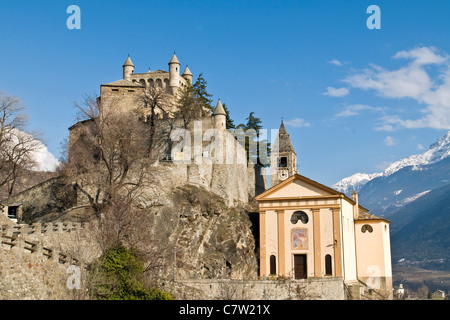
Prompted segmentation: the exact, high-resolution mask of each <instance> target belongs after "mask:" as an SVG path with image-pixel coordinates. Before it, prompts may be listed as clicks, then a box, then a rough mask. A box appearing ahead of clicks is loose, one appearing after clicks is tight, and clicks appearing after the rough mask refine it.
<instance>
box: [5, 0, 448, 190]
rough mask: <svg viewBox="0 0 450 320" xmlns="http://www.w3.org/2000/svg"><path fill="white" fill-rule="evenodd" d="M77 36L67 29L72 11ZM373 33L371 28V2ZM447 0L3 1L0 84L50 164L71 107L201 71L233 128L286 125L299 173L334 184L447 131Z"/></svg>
mask: <svg viewBox="0 0 450 320" xmlns="http://www.w3.org/2000/svg"><path fill="white" fill-rule="evenodd" d="M72 4H75V5H78V6H79V7H80V9H81V30H69V29H68V28H67V27H66V20H67V18H68V17H69V14H67V13H66V9H67V7H68V6H69V5H72ZM372 4H375V5H378V6H379V8H380V9H381V29H379V30H369V29H368V28H367V26H366V20H367V19H368V18H369V16H370V14H367V13H366V9H367V7H368V6H369V5H372ZM449 13H450V1H445V0H435V1H432V2H431V1H430V2H425V1H392V0H391V1H380V0H375V1H363V0H352V1H312V0H311V1H167V0H166V1H92V0H91V1H76V0H72V1H44V0H42V1H14V2H13V1H3V0H2V1H1V2H0V45H1V50H0V90H1V91H2V92H4V93H7V94H10V95H15V96H19V97H20V98H22V100H23V102H24V104H25V105H26V106H27V108H28V110H27V111H28V114H29V118H30V128H31V129H38V130H40V131H41V132H42V133H43V136H44V138H45V140H46V145H47V146H48V148H49V150H50V151H51V152H52V153H54V154H55V155H56V156H59V153H60V143H61V141H62V140H63V139H64V138H65V137H67V136H68V130H67V128H68V127H69V126H70V125H72V124H73V123H74V121H75V109H74V107H73V103H74V101H80V100H81V98H82V96H83V95H84V94H86V93H94V94H98V93H99V88H100V84H102V83H108V82H112V81H115V80H118V79H120V78H121V77H122V64H123V62H124V61H125V59H126V57H127V55H128V54H130V55H131V58H132V60H133V63H134V65H135V66H136V69H135V72H145V71H147V70H148V68H149V67H150V68H151V69H152V70H155V69H163V70H167V68H168V66H167V63H168V62H169V60H170V58H171V56H172V54H173V52H174V51H176V54H177V57H178V59H179V60H180V63H181V68H182V69H183V68H184V66H185V65H186V64H188V65H189V68H190V70H191V71H192V73H193V74H194V78H195V77H197V76H198V74H199V73H201V72H202V73H203V74H204V77H205V78H206V79H207V81H208V89H209V92H210V93H212V94H213V98H214V103H216V102H217V99H219V98H220V99H221V101H222V102H225V103H226V104H227V106H228V107H229V109H230V112H231V117H232V118H233V119H234V121H235V123H240V122H244V121H245V118H246V117H247V116H248V114H249V113H250V112H252V111H254V112H255V114H256V116H258V117H260V118H261V119H262V121H263V125H264V127H265V128H267V129H269V130H270V129H275V128H278V127H279V125H280V122H281V118H282V117H283V118H284V121H285V123H286V124H287V130H288V132H289V133H290V135H291V138H292V141H293V144H294V147H295V149H296V152H297V155H298V157H299V170H300V173H301V174H303V175H305V176H307V177H309V178H311V179H314V180H316V181H319V182H321V183H324V184H327V185H331V184H333V183H335V182H337V181H338V180H340V179H341V178H344V177H346V176H349V175H351V174H354V173H356V172H365V173H373V172H379V171H381V170H382V169H383V168H384V167H386V165H387V164H388V163H389V162H393V161H396V160H399V159H400V158H402V157H405V156H409V155H411V154H415V153H422V152H424V151H425V150H424V149H422V148H427V147H428V146H429V144H431V143H433V142H434V141H435V140H436V139H437V138H438V137H440V136H442V135H443V134H445V133H446V132H447V131H448V130H449V129H450V102H449V101H450V61H449V59H448V55H450V41H449V31H450V19H448V16H449Z"/></svg>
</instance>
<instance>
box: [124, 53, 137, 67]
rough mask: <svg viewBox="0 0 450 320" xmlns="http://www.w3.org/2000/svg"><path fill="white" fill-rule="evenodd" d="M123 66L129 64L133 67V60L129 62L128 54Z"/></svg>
mask: <svg viewBox="0 0 450 320" xmlns="http://www.w3.org/2000/svg"><path fill="white" fill-rule="evenodd" d="M123 66H124V67H126V66H131V67H134V64H133V62H131V59H130V56H128V58H127V60H126V61H125V63H124V64H123Z"/></svg>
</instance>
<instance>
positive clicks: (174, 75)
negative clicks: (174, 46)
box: [169, 53, 180, 94]
mask: <svg viewBox="0 0 450 320" xmlns="http://www.w3.org/2000/svg"><path fill="white" fill-rule="evenodd" d="M169 85H170V89H171V90H172V93H173V94H176V93H177V91H178V87H179V86H180V62H179V61H178V59H177V56H176V55H175V53H174V54H173V57H172V59H171V60H170V61H169Z"/></svg>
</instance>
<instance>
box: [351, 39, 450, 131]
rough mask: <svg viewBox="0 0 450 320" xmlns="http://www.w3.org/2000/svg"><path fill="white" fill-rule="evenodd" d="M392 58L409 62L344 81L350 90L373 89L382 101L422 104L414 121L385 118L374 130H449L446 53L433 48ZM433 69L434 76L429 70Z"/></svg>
mask: <svg viewBox="0 0 450 320" xmlns="http://www.w3.org/2000/svg"><path fill="white" fill-rule="evenodd" d="M394 58H395V59H399V58H403V59H409V60H411V61H410V63H409V64H407V65H405V66H402V67H400V68H398V69H394V70H387V69H385V68H382V67H380V66H376V65H371V68H369V69H365V70H362V71H359V72H357V73H355V74H353V75H350V76H348V77H347V78H345V79H343V81H344V82H346V83H348V84H349V85H350V86H351V87H353V88H359V89H363V90H374V91H375V92H376V93H378V94H379V95H380V96H382V97H385V98H393V99H400V98H409V99H413V100H415V101H416V102H418V103H419V104H423V105H425V106H424V107H423V108H422V110H421V112H422V114H423V115H422V116H419V117H418V118H416V119H408V118H406V119H405V118H400V117H399V116H385V117H383V118H380V120H381V124H379V125H378V126H377V127H376V128H375V129H376V130H385V131H394V130H396V129H398V128H400V127H403V128H434V129H450V62H449V60H450V59H449V56H448V55H447V54H445V53H444V54H439V53H438V51H437V49H436V48H434V47H420V48H415V49H412V50H409V51H399V52H397V53H396V54H395V55H394ZM432 65H433V66H434V68H435V69H436V70H435V71H437V75H435V74H434V73H431V72H430V70H429V68H430V67H431V66H432Z"/></svg>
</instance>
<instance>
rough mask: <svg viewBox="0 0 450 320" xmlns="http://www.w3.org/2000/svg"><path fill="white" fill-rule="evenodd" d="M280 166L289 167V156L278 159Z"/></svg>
mask: <svg viewBox="0 0 450 320" xmlns="http://www.w3.org/2000/svg"><path fill="white" fill-rule="evenodd" d="M278 168H287V157H281V158H279V159H278Z"/></svg>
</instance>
